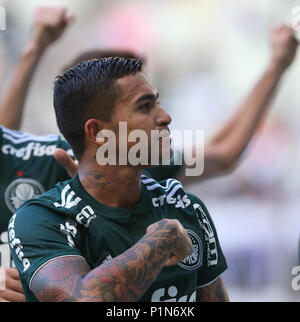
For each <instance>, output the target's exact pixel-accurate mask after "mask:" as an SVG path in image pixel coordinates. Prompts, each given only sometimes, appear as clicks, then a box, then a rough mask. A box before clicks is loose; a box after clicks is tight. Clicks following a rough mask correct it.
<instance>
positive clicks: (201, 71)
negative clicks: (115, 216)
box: [0, 0, 300, 301]
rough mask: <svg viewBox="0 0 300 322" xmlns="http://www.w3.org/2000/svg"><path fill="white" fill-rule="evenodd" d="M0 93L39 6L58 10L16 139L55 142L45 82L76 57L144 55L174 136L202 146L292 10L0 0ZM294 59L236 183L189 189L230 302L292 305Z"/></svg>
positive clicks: (296, 142) (299, 145) (193, 2)
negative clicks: (1, 15) (220, 259)
mask: <svg viewBox="0 0 300 322" xmlns="http://www.w3.org/2000/svg"><path fill="white" fill-rule="evenodd" d="M0 5H1V6H3V7H4V8H5V9H6V13H7V17H6V18H7V29H6V31H2V32H0V46H1V47H0V48H1V50H0V79H1V87H2V86H3V84H4V83H5V81H6V79H7V77H8V76H9V73H10V71H11V70H12V68H13V66H14V64H15V62H16V60H17V58H18V55H19V54H20V51H21V49H22V47H23V46H24V44H25V43H26V40H27V37H28V34H29V25H30V22H31V18H32V13H33V10H34V8H35V7H36V6H37V5H66V6H67V7H68V8H69V13H71V14H75V15H76V22H75V23H74V24H73V25H72V27H71V28H70V29H69V30H68V31H67V33H66V34H65V35H64V37H63V38H62V39H61V40H59V42H58V43H57V44H55V45H54V46H53V47H52V48H51V49H50V50H49V51H48V52H47V53H46V55H45V57H44V58H43V60H42V62H41V63H40V65H39V68H38V70H37V73H36V77H35V79H34V81H33V84H32V87H31V90H30V94H29V96H28V100H27V104H26V111H25V117H24V121H23V125H22V130H23V131H29V132H32V133H37V134H42V133H57V127H56V123H55V118H54V113H53V109H52V88H53V80H54V78H55V76H56V75H57V74H59V73H60V71H61V69H62V68H63V67H64V66H66V65H67V64H68V63H69V62H70V61H71V60H72V59H73V58H75V57H76V56H77V54H79V53H81V52H82V51H85V50H87V49H94V48H122V49H130V50H134V51H136V52H137V53H139V54H142V55H145V56H147V66H148V67H147V72H148V74H149V75H150V77H152V79H153V82H154V84H155V85H156V86H157V88H158V89H159V91H160V94H161V103H162V106H163V107H164V108H165V109H166V110H167V111H169V112H170V113H171V115H172V117H173V125H172V126H171V128H172V129H182V130H186V129H193V130H196V129H202V130H204V131H205V136H206V138H208V137H209V136H210V135H211V134H212V133H213V131H214V130H216V129H217V128H218V126H221V125H222V124H223V122H224V120H226V119H227V118H228V117H230V116H231V115H232V113H233V112H234V111H235V110H236V109H237V107H238V105H239V103H240V102H241V100H242V99H243V98H244V96H245V95H246V94H247V93H248V91H249V90H250V89H251V87H252V85H253V84H254V82H255V81H256V79H257V78H258V77H259V75H260V73H261V72H262V71H263V69H264V67H265V66H266V64H267V62H268V57H269V56H268V54H269V41H268V35H269V31H270V28H271V27H272V26H274V25H275V24H276V23H278V22H286V23H291V22H292V20H293V19H295V16H293V15H292V13H291V11H292V9H293V8H294V7H295V6H298V5H299V6H300V0H298V1H285V0H276V1H271V0H264V1H261V0H251V1H250V0H247V1H243V2H241V1H237V0H164V1H161V0H151V1H150V0H136V1H135V0H132V1H129V0H124V1H121V0H118V1H116V0H110V1H98V0H89V1H83V0H51V1H50V0H49V1H47V0H44V1H42V0H30V1H28V0H26V1H23V0H6V1H5V0H2V1H1V0H0ZM299 72H300V57H299V53H298V57H297V59H296V61H295V62H294V63H293V65H292V67H291V68H290V70H289V71H288V73H287V74H286V75H285V77H284V82H283V83H282V85H281V86H280V89H281V90H280V93H279V95H277V96H276V99H275V100H274V102H273V106H272V111H271V113H270V114H269V117H268V119H267V121H266V122H265V124H264V127H263V128H261V129H260V130H259V131H258V132H257V134H256V135H255V138H254V139H253V140H252V143H251V145H250V147H249V149H248V151H246V153H245V156H244V158H243V159H244V160H242V162H241V165H240V167H239V168H238V169H237V170H235V171H234V173H233V174H231V175H229V176H226V177H222V178H216V179H213V180H210V181H207V182H202V183H201V184H197V185H193V186H189V187H188V189H187V190H189V191H191V192H193V193H195V194H196V195H197V196H199V197H200V198H201V199H203V200H204V201H205V203H206V204H207V206H208V208H209V210H210V212H211V214H212V216H213V218H214V221H215V224H216V227H217V229H218V232H219V238H220V240H221V244H222V247H223V251H224V253H225V255H226V257H227V260H228V264H229V269H228V271H227V272H226V273H225V274H224V280H225V283H226V285H227V288H228V292H229V295H230V298H231V300H232V301H298V300H299V299H300V291H294V290H292V287H291V281H292V278H293V276H292V275H291V269H292V267H293V266H296V265H297V264H298V253H297V247H298V238H299V233H300V213H299V208H300V204H299V188H300V176H299V173H300V168H299V167H300V162H299V161H300V139H299V136H300V126H299V124H300V106H299V103H300V91H299Z"/></svg>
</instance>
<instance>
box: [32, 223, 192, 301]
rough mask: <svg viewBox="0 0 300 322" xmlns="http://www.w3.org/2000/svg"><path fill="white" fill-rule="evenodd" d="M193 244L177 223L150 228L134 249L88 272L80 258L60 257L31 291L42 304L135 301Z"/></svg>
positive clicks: (40, 274)
mask: <svg viewBox="0 0 300 322" xmlns="http://www.w3.org/2000/svg"><path fill="white" fill-rule="evenodd" d="M192 249H193V247H192V243H191V241H190V238H189V237H188V235H187V233H186V231H185V229H184V228H183V227H182V225H181V224H180V223H179V222H178V221H177V220H168V219H164V220H161V221H159V222H158V223H155V224H154V225H151V226H150V227H149V228H148V230H147V234H146V235H145V236H144V237H143V238H142V239H141V240H140V241H139V242H138V243H137V244H135V245H134V246H133V247H131V248H130V249H129V250H127V251H126V252H124V253H123V254H121V255H119V256H118V257H116V258H114V259H112V260H111V261H110V262H108V263H105V264H102V265H100V266H98V267H96V268H95V269H93V270H91V269H90V267H89V265H88V264H87V263H86V261H85V260H84V259H83V258H81V257H74V256H70V257H61V258H58V259H54V260H52V261H50V262H49V263H48V264H46V265H44V266H43V267H42V268H41V269H39V270H38V272H37V273H36V274H35V275H34V278H33V280H32V283H31V290H32V291H33V292H34V294H35V296H36V297H37V298H38V299H39V300H40V301H43V302H58V301H59V302H61V301H67V302H115V301H116V302H120V301H124V302H129V301H138V300H139V299H140V298H141V297H142V296H143V294H144V293H145V292H146V290H147V289H148V287H149V286H150V285H151V284H152V282H153V281H154V280H155V279H156V278H157V276H158V274H159V273H160V271H161V270H162V268H163V267H164V266H167V265H175V264H176V263H178V262H180V261H181V260H182V259H184V258H185V257H186V256H188V255H189V254H190V253H191V252H192Z"/></svg>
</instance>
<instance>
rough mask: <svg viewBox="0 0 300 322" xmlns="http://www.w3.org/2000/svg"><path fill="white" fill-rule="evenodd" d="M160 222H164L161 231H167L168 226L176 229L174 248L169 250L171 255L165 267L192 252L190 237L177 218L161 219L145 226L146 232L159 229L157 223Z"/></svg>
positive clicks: (176, 262)
mask: <svg viewBox="0 0 300 322" xmlns="http://www.w3.org/2000/svg"><path fill="white" fill-rule="evenodd" d="M161 222H164V228H163V229H162V231H163V230H165V231H167V230H168V226H169V227H172V228H175V229H176V232H177V242H176V245H175V247H174V249H173V250H172V252H171V256H170V257H169V258H168V260H167V262H166V263H165V267H167V266H172V265H176V264H178V263H180V262H181V261H182V260H183V259H185V258H186V257H187V256H189V255H190V254H191V253H192V251H193V244H192V242H191V239H190V237H189V235H188V233H187V231H186V229H185V228H184V227H183V226H182V224H181V223H180V222H179V221H178V220H177V219H163V221H159V222H157V223H154V224H152V225H150V226H149V227H148V228H147V234H148V233H151V232H153V231H155V230H157V231H159V228H158V227H160V225H159V224H160V223H161ZM160 229H161V228H160Z"/></svg>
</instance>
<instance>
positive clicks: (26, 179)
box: [0, 7, 73, 302]
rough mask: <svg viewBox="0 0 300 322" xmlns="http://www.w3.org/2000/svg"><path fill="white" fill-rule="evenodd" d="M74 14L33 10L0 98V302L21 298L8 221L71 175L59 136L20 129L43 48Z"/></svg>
mask: <svg viewBox="0 0 300 322" xmlns="http://www.w3.org/2000/svg"><path fill="white" fill-rule="evenodd" d="M72 21H73V17H70V16H67V14H66V10H65V9H64V8H56V7H43V8H38V9H37V10H36V11H35V14H34V18H33V23H32V29H31V33H30V37H29V40H28V43H27V44H26V46H25V48H24V50H23V51H22V53H21V57H20V59H19V61H18V62H17V64H16V68H15V70H14V71H13V72H12V75H11V78H10V80H9V82H8V85H7V86H6V89H5V91H4V93H3V94H2V100H1V112H0V114H1V116H0V146H1V150H0V153H1V157H0V171H1V175H0V207H1V211H0V213H1V215H0V267H2V268H0V286H1V287H0V301H12V302H14V301H24V300H25V298H24V295H23V291H22V287H21V284H20V281H19V277H18V273H17V271H16V269H15V268H12V266H13V263H12V261H11V257H10V253H9V247H8V239H7V233H6V231H7V223H8V221H9V219H10V217H11V215H12V214H13V213H14V212H15V211H16V209H17V208H19V207H20V206H21V205H22V204H23V203H24V202H25V201H26V200H27V199H30V198H33V197H35V196H38V195H40V194H41V193H43V192H44V191H46V190H49V189H50V188H52V187H53V186H54V185H55V184H56V183H57V182H58V181H64V180H67V179H68V178H69V176H68V174H67V172H66V170H65V169H64V168H63V167H62V166H60V165H59V164H58V163H57V162H56V160H55V159H54V157H53V154H54V151H55V149H56V148H57V147H60V148H62V149H64V150H65V151H67V152H68V153H72V151H71V149H70V147H69V145H68V144H67V143H66V142H65V141H64V140H62V138H61V137H60V136H58V135H44V136H36V135H32V134H27V133H22V132H19V131H16V129H19V128H20V124H21V120H22V115H23V110H24V104H25V100H26V96H27V92H28V88H29V85H30V82H31V80H32V77H33V75H34V72H35V70H36V67H37V65H38V63H39V61H40V60H41V58H42V57H43V55H44V53H45V52H46V51H47V49H48V48H49V47H50V46H51V44H53V43H54V42H55V41H56V40H58V39H59V38H60V37H61V35H62V34H63V33H64V32H65V30H66V29H67V27H68V26H69V24H70V23H71V22H72Z"/></svg>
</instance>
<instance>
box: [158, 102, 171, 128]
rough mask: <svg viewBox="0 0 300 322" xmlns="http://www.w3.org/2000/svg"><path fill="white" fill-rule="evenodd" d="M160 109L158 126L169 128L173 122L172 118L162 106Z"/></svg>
mask: <svg viewBox="0 0 300 322" xmlns="http://www.w3.org/2000/svg"><path fill="white" fill-rule="evenodd" d="M158 108H159V112H158V114H157V117H156V123H157V124H158V126H161V127H167V126H168V125H169V124H170V123H171V122H172V117H171V116H170V114H168V113H167V112H166V111H165V110H164V109H163V108H161V107H160V106H159V107H158Z"/></svg>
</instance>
